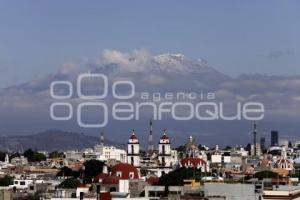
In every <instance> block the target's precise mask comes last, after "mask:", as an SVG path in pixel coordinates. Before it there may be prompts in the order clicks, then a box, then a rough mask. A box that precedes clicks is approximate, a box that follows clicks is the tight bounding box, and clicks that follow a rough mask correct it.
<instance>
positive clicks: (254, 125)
mask: <svg viewBox="0 0 300 200" xmlns="http://www.w3.org/2000/svg"><path fill="white" fill-rule="evenodd" d="M256 128H257V126H256V122H254V124H253V149H254V152H253V155H254V156H256V150H257V149H256V143H257V142H256V135H257V130H256Z"/></svg>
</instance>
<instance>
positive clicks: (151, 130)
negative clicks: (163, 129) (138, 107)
mask: <svg viewBox="0 0 300 200" xmlns="http://www.w3.org/2000/svg"><path fill="white" fill-rule="evenodd" d="M149 125H150V132H149V138H148V151H153V150H154V145H153V123H152V120H151V119H150V124H149Z"/></svg>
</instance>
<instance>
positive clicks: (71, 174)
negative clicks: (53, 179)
mask: <svg viewBox="0 0 300 200" xmlns="http://www.w3.org/2000/svg"><path fill="white" fill-rule="evenodd" d="M56 176H68V177H73V178H78V177H79V172H78V171H73V170H72V169H70V168H69V167H62V168H61V169H60V170H59V172H58V173H57V174H56Z"/></svg>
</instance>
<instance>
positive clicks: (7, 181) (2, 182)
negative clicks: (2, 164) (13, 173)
mask: <svg viewBox="0 0 300 200" xmlns="http://www.w3.org/2000/svg"><path fill="white" fill-rule="evenodd" d="M12 184H13V178H12V177H10V176H8V175H5V176H4V177H3V178H0V186H9V185H12Z"/></svg>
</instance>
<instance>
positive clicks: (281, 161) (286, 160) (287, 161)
mask: <svg viewBox="0 0 300 200" xmlns="http://www.w3.org/2000/svg"><path fill="white" fill-rule="evenodd" d="M276 163H277V164H284V163H287V164H290V163H291V161H289V160H288V159H285V158H281V159H279V160H277V161H276Z"/></svg>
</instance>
